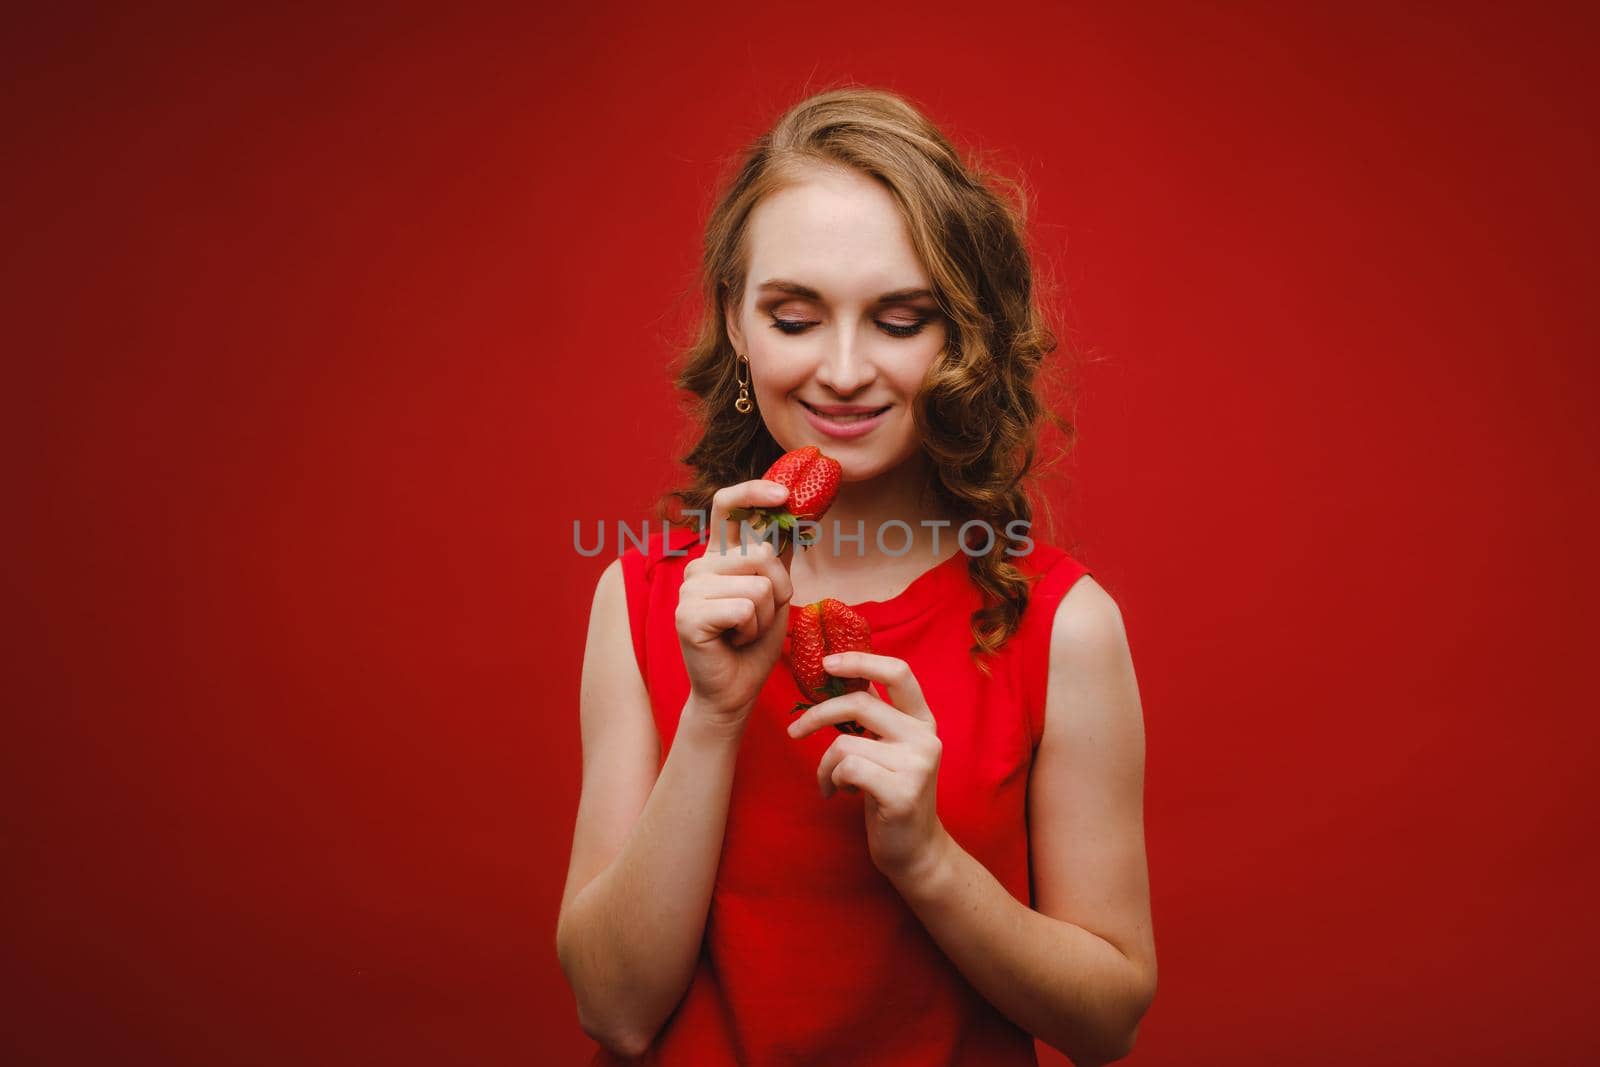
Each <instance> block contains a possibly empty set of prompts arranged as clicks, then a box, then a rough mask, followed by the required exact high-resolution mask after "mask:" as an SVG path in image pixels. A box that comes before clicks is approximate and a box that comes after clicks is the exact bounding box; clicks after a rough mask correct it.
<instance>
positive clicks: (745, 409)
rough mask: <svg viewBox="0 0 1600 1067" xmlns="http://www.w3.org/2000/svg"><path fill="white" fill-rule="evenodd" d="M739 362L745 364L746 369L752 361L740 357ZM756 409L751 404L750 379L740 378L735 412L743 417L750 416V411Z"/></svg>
mask: <svg viewBox="0 0 1600 1067" xmlns="http://www.w3.org/2000/svg"><path fill="white" fill-rule="evenodd" d="M739 362H740V363H743V364H744V365H745V366H746V367H748V366H749V365H750V361H749V360H748V359H746V358H745V357H743V356H740V357H739ZM754 407H755V405H754V404H752V403H751V402H750V380H749V379H748V378H740V379H739V399H737V400H735V401H734V402H733V410H735V411H737V412H738V413H739V414H741V415H748V414H750V410H751V409H752V408H754Z"/></svg>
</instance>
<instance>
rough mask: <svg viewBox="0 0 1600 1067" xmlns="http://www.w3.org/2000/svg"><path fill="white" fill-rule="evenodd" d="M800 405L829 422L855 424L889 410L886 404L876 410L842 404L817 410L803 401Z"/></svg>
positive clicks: (830, 405) (817, 408)
mask: <svg viewBox="0 0 1600 1067" xmlns="http://www.w3.org/2000/svg"><path fill="white" fill-rule="evenodd" d="M800 403H801V404H802V405H803V406H804V407H805V408H806V410H808V411H810V412H812V413H814V414H816V415H820V416H821V417H822V418H824V419H827V420H828V421H829V422H846V423H848V422H857V421H861V420H863V419H870V418H872V417H873V416H874V415H881V414H883V413H884V412H885V411H888V410H889V405H887V404H885V405H884V406H882V407H876V408H873V407H861V406H859V405H856V406H847V405H843V404H829V405H828V406H826V407H823V408H819V407H816V406H815V405H812V404H807V403H806V402H805V401H804V400H802V401H800Z"/></svg>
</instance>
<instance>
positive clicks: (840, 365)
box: [817, 335, 878, 397]
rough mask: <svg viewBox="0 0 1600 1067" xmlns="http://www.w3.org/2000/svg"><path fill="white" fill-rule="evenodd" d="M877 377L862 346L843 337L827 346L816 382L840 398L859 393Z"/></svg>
mask: <svg viewBox="0 0 1600 1067" xmlns="http://www.w3.org/2000/svg"><path fill="white" fill-rule="evenodd" d="M877 377H878V368H877V367H876V366H874V365H873V363H872V360H871V359H870V358H869V357H868V356H867V353H866V351H865V348H864V346H862V345H861V344H859V343H858V342H857V341H856V340H855V339H854V338H852V337H847V336H843V335H841V336H840V337H839V339H838V341H837V342H835V343H834V344H833V345H831V346H829V349H828V351H827V354H826V355H825V356H824V357H823V360H822V363H821V364H820V365H819V366H818V367H817V381H819V382H821V383H822V384H823V385H825V386H827V387H828V389H829V391H831V392H833V393H836V394H837V395H839V396H841V397H848V396H850V395H851V394H853V393H857V392H859V391H860V390H861V389H862V388H863V387H865V386H868V385H871V384H872V383H873V381H875V380H876V379H877Z"/></svg>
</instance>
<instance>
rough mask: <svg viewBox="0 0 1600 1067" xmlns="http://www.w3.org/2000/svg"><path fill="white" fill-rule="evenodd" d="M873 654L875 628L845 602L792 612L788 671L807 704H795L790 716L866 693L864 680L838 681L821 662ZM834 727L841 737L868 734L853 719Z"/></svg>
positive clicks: (818, 604) (829, 602)
mask: <svg viewBox="0 0 1600 1067" xmlns="http://www.w3.org/2000/svg"><path fill="white" fill-rule="evenodd" d="M871 651H872V628H871V627H870V626H868V625H867V620H866V619H864V618H862V617H861V616H860V615H859V614H857V613H856V612H854V611H852V610H851V609H850V606H849V605H847V604H845V603H844V602H843V601H839V600H834V599H833V598H832V597H829V598H828V599H826V600H819V601H817V602H816V603H814V604H807V605H806V606H805V607H803V608H801V609H800V610H799V611H796V612H792V613H791V614H790V616H789V670H790V671H791V672H793V674H794V680H795V684H796V685H798V686H799V687H800V692H801V693H802V694H803V695H804V696H805V697H806V700H805V701H802V702H800V703H798V704H796V705H795V706H794V708H793V711H791V714H793V712H794V711H800V710H802V709H804V708H809V707H811V706H812V705H813V704H820V703H821V702H822V701H824V700H827V699H829V698H831V697H837V696H843V695H844V694H846V693H859V692H864V691H866V689H867V688H868V685H867V680H866V679H865V678H835V677H834V676H833V675H831V674H829V673H828V672H827V671H826V670H824V669H823V667H822V660H823V658H824V657H826V656H831V655H834V654H835V653H838V652H871ZM807 701H809V703H807ZM833 725H834V726H835V727H836V728H837V729H838V730H839V731H840V732H841V733H847V734H855V735H856V736H858V737H859V736H861V735H863V734H865V733H866V732H867V731H866V728H865V727H863V726H862V725H861V724H860V723H858V722H856V721H855V720H854V719H851V720H849V721H847V722H842V723H837V722H836V723H834V724H833Z"/></svg>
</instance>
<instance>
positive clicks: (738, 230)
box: [656, 86, 1076, 673]
mask: <svg viewBox="0 0 1600 1067" xmlns="http://www.w3.org/2000/svg"><path fill="white" fill-rule="evenodd" d="M808 165H811V166H817V165H821V166H833V167H838V166H844V167H850V168H854V169H855V170H857V171H859V172H862V173H864V174H866V175H868V176H870V177H873V178H875V179H877V180H878V181H879V182H881V183H882V184H883V186H884V187H885V188H886V189H887V190H888V191H889V192H890V194H891V195H892V196H893V197H894V199H895V201H896V203H897V204H898V205H899V207H900V210H901V212H902V213H903V215H904V217H905V220H906V223H907V226H908V228H909V231H910V236H911V240H912V243H913V245H914V247H915V249H916V251H917V253H918V255H919V256H920V257H921V260H922V262H923V264H924V265H925V266H926V268H927V271H928V274H929V276H930V278H931V281H932V285H931V288H932V290H933V293H934V296H935V299H936V300H937V301H938V304H939V307H940V310H941V312H942V313H943V314H944V316H945V321H946V324H947V334H946V336H947V345H946V347H945V350H944V351H943V352H941V353H940V355H939V357H938V358H937V359H936V360H935V361H934V364H933V366H932V367H931V368H930V369H929V371H928V374H927V377H926V378H925V380H924V382H923V384H922V388H921V390H920V391H919V393H918V394H917V397H916V400H915V402H914V404H913V407H912V410H913V416H914V419H915V423H916V426H917V429H918V432H919V434H920V437H921V442H922V447H923V449H924V451H925V452H926V454H927V457H928V459H929V460H930V461H931V462H930V468H931V470H932V471H933V475H932V477H933V484H932V486H931V487H930V488H931V489H932V491H933V493H934V494H935V497H936V499H937V500H938V501H939V503H940V504H941V505H942V506H943V507H944V508H946V509H947V511H948V512H949V513H950V514H953V515H958V516H960V518H961V521H962V522H965V521H968V520H983V521H985V522H987V523H988V524H989V525H990V528H991V529H994V530H1004V529H1006V527H1007V524H1008V523H1011V522H1013V521H1015V520H1019V519H1020V520H1024V521H1026V522H1028V523H1030V524H1031V523H1032V520H1033V507H1032V505H1031V503H1030V501H1029V496H1028V493H1027V491H1026V488H1025V486H1024V478H1025V477H1027V476H1029V474H1030V472H1033V473H1035V474H1036V473H1037V470H1036V469H1035V460H1036V458H1037V453H1038V451H1039V440H1040V438H1039V431H1040V427H1041V423H1043V422H1044V421H1049V422H1050V423H1051V424H1052V425H1055V426H1056V427H1058V428H1059V429H1060V431H1061V432H1062V435H1063V439H1064V442H1065V445H1064V447H1063V448H1062V449H1061V451H1060V454H1065V453H1066V451H1067V450H1068V449H1070V447H1071V445H1072V443H1073V442H1074V441H1075V439H1076V430H1075V427H1074V426H1073V424H1072V422H1071V421H1069V420H1068V419H1066V418H1064V417H1062V416H1061V415H1059V414H1058V413H1057V412H1056V411H1055V410H1054V407H1055V405H1054V404H1047V403H1044V402H1042V400H1041V398H1040V393H1041V389H1040V386H1041V384H1042V381H1041V375H1042V373H1043V371H1044V370H1045V368H1046V366H1047V364H1046V359H1045V357H1046V356H1048V355H1050V354H1051V353H1052V352H1054V351H1055V350H1056V349H1057V347H1058V342H1057V338H1056V335H1055V333H1054V332H1053V331H1052V330H1051V328H1050V326H1049V325H1048V324H1047V323H1046V321H1045V316H1044V314H1043V311H1042V307H1041V303H1040V299H1039V295H1038V293H1037V291H1036V290H1037V288H1038V286H1037V284H1036V279H1035V271H1034V269H1033V264H1032V262H1031V257H1030V255H1029V252H1028V247H1027V239H1026V231H1025V221H1026V218H1027V193H1026V189H1025V188H1024V186H1023V185H1022V183H1021V182H1019V181H1016V180H1013V179H1010V178H1007V177H1004V176H1002V175H1000V174H997V173H994V172H993V171H991V170H989V169H986V168H985V167H984V166H983V165H982V164H981V163H979V162H977V161H975V160H972V161H969V160H965V159H963V157H962V155H961V154H960V153H958V152H957V150H956V149H955V148H954V147H953V146H952V145H951V143H950V142H949V141H948V140H947V139H946V138H945V137H944V135H943V134H942V133H941V132H940V131H939V130H938V128H936V127H935V126H934V125H933V123H932V122H930V121H929V120H928V119H927V118H926V117H925V116H924V115H923V114H922V112H920V111H919V110H918V109H917V108H916V107H914V106H913V105H912V104H910V103H909V102H907V101H906V100H905V99H904V98H903V97H901V96H899V95H897V94H895V93H892V92H888V91H886V90H882V89H875V88H867V87H858V86H849V87H841V88H832V89H828V90H826V91H823V92H819V93H817V94H815V95H813V96H810V97H808V98H807V99H805V100H803V101H801V102H800V103H798V104H796V105H794V106H793V107H792V108H790V109H789V110H788V111H787V112H785V113H784V114H783V115H782V117H780V118H779V119H778V121H777V122H776V124H774V125H773V126H772V127H771V129H769V130H768V131H767V132H766V133H764V134H762V135H761V136H759V137H758V138H757V139H756V140H755V142H754V143H753V144H752V145H750V147H749V148H748V149H747V150H746V151H745V152H744V153H743V155H742V158H740V159H739V160H738V163H737V169H736V171H735V173H734V174H733V175H732V178H731V180H730V181H728V182H726V184H725V186H724V188H723V192H722V193H721V195H720V196H719V197H718V198H717V200H716V202H715V203H714V205H713V206H712V209H711V212H710V216H709V218H708V219H707V222H706V227H705V245H704V251H703V254H702V258H701V266H700V278H699V281H700V284H699V287H698V288H699V295H700V297H701V298H703V300H704V306H703V309H702V310H701V313H700V315H699V316H698V322H697V325H696V327H695V331H696V332H695V335H694V337H693V339H692V340H691V341H690V343H689V344H688V345H687V348H686V351H685V352H684V354H683V356H682V359H681V364H680V366H679V368H678V370H677V372H676V376H675V380H674V384H676V386H677V387H678V388H680V389H684V390H687V391H688V392H689V393H691V394H693V396H694V397H695V398H698V399H697V401H696V402H693V403H692V404H691V414H692V416H693V417H694V422H695V424H696V426H697V427H698V432H699V440H698V441H697V442H695V443H694V445H693V447H692V448H691V449H690V451H689V453H688V454H687V455H685V456H682V457H681V459H682V462H684V463H685V464H687V465H688V466H689V467H690V468H691V469H692V471H693V472H694V476H693V480H692V482H691V483H690V484H689V485H687V486H684V487H682V488H679V489H676V490H673V491H672V492H670V493H668V494H666V495H665V496H664V497H662V498H661V500H660V501H659V502H658V504H657V509H656V513H657V515H658V516H659V517H660V518H661V519H662V520H663V521H664V522H666V523H669V524H672V525H676V526H684V527H687V526H691V525H694V524H696V523H698V522H699V518H698V517H697V516H694V515H692V514H689V512H691V511H699V512H700V514H701V515H705V514H709V512H710V508H711V497H712V494H714V493H715V492H716V491H717V490H718V489H719V488H721V487H722V486H725V485H732V484H734V483H737V482H742V481H747V480H749V479H751V478H758V477H760V476H761V474H762V473H763V472H764V471H765V470H766V469H767V467H768V466H770V465H771V464H772V462H773V460H775V459H777V458H778V456H780V455H782V453H783V448H782V447H781V446H780V445H779V444H778V443H777V441H775V440H774V439H773V437H772V435H771V434H770V433H768V431H767V429H766V426H765V424H764V422H763V420H762V419H760V418H751V417H750V416H749V415H741V414H739V413H738V412H736V411H735V410H734V407H733V401H734V399H735V397H736V395H737V392H738V386H737V384H736V382H737V380H738V366H737V356H736V353H735V352H734V350H733V347H732V345H731V343H730V342H729V340H728V332H727V323H726V314H727V308H728V307H729V306H733V307H738V306H739V305H740V303H741V302H742V299H743V295H744V292H743V291H744V284H745V276H746V273H747V270H748V250H747V248H746V231H747V228H748V222H749V219H750V216H751V213H752V211H753V210H754V209H755V207H756V205H757V204H758V203H760V202H761V201H762V199H763V198H764V197H766V196H769V195H770V194H772V193H773V192H775V191H777V190H779V189H781V188H784V187H785V186H787V185H790V184H793V183H795V182H796V181H798V180H800V179H801V178H802V177H803V176H804V171H805V168H806V167H807V166H808ZM997 190H1001V191H1003V192H1004V194H1006V195H1002V192H997ZM1060 393H1061V397H1062V399H1063V400H1066V401H1069V402H1070V400H1071V393H1070V390H1067V389H1065V388H1061V389H1060ZM1045 466H1048V464H1040V465H1039V467H1040V469H1042V468H1043V467H1045ZM673 503H676V505H677V507H676V508H674V507H673V506H671V505H672V504H673ZM1046 513H1047V518H1048V504H1046ZM988 540H989V541H990V551H989V552H988V553H987V554H984V555H969V558H968V561H967V568H968V575H969V577H970V579H971V580H972V582H973V583H974V584H975V585H976V586H977V588H978V589H979V590H980V591H981V592H982V594H983V601H984V606H983V607H982V608H980V609H979V610H978V611H976V612H974V613H973V615H972V634H973V640H974V643H973V645H972V646H971V648H970V650H969V651H970V652H971V654H972V655H973V656H974V658H975V659H977V661H978V665H979V668H980V669H981V670H983V671H984V672H985V673H987V672H988V667H987V665H986V664H985V663H984V662H983V655H982V654H983V653H993V652H996V651H998V650H999V649H1000V647H1001V646H1002V645H1003V644H1004V643H1005V641H1006V640H1007V639H1008V638H1009V637H1010V636H1011V635H1012V634H1013V633H1015V632H1016V629H1017V627H1018V625H1019V624H1020V622H1021V620H1022V614H1023V612H1024V611H1025V610H1026V608H1027V604H1028V596H1029V586H1030V580H1029V575H1027V574H1025V573H1024V572H1023V571H1022V570H1021V569H1019V568H1018V567H1017V566H1015V565H1014V564H1012V563H1010V562H1008V559H1009V557H1007V556H1006V555H1005V553H1004V550H1005V547H1006V546H1007V544H1008V543H1009V542H1008V541H1007V540H1006V539H1005V538H1004V537H1000V536H995V537H991V538H988ZM968 547H970V548H972V549H974V550H976V548H977V547H978V546H977V545H970V546H968Z"/></svg>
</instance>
